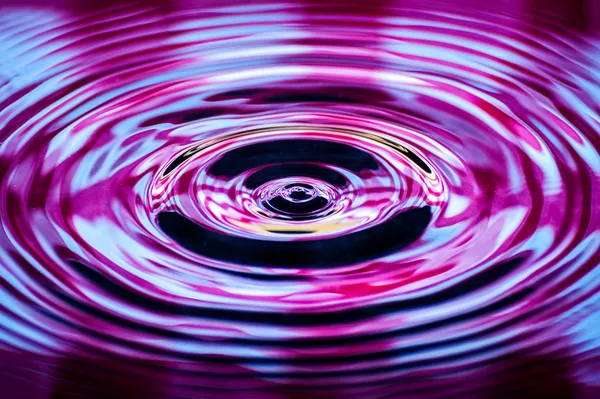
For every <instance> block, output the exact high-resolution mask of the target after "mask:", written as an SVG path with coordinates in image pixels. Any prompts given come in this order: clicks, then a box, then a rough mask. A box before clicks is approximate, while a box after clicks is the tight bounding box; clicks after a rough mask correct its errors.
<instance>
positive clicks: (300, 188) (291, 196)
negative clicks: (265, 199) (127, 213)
mask: <svg viewBox="0 0 600 399" xmlns="http://www.w3.org/2000/svg"><path fill="white" fill-rule="evenodd" d="M281 196H282V197H283V198H284V199H285V200H287V201H290V202H294V203H301V202H307V201H310V200H311V199H313V198H315V197H316V196H317V192H316V190H315V189H314V188H313V187H312V186H311V185H309V184H303V183H296V184H290V185H288V186H286V187H285V189H284V190H283V191H282V193H281Z"/></svg>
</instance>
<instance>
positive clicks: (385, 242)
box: [158, 206, 431, 268]
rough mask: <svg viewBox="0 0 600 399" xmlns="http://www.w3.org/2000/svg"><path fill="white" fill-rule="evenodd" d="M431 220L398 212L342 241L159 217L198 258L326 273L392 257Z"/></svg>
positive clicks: (417, 212)
mask: <svg viewBox="0 0 600 399" xmlns="http://www.w3.org/2000/svg"><path fill="white" fill-rule="evenodd" d="M430 220H431V208H430V207H428V206H426V207H423V208H415V209H411V210H408V211H405V212H402V213H400V214H398V215H396V216H395V217H393V218H392V219H390V220H388V221H387V222H385V223H381V224H379V225H377V226H374V227H371V228H369V229H365V230H361V231H357V232H355V233H351V234H347V235H344V236H341V237H334V238H329V239H324V240H311V241H267V240H257V239H252V238H246V237H240V236H232V235H228V234H223V233H219V232H216V231H213V230H210V229H207V228H205V227H203V226H201V225H199V224H196V223H194V222H193V221H191V220H189V219H188V218H186V217H185V216H183V215H181V214H180V213H177V212H163V213H161V214H160V215H159V216H158V224H159V226H160V228H161V229H162V230H163V231H164V232H165V233H166V234H167V235H168V236H169V237H171V238H172V239H173V240H174V241H175V242H177V243H178V244H179V245H181V246H182V247H184V248H185V249H187V250H189V251H192V252H194V253H196V254H198V255H202V256H206V257H208V258H212V259H217V260H220V261H225V262H232V263H237V264H243V265H252V266H266V267H281V268H286V267H288V268H289V267H292V268H295V267H303V268H324V267H335V266H342V265H349V264H355V263H359V262H363V261H367V260H371V259H376V258H378V257H382V256H385V255H389V254H391V253H394V252H396V251H398V250H400V249H402V248H404V247H406V246H407V245H410V244H412V243H413V242H415V241H416V240H417V239H418V238H419V237H420V236H421V235H422V234H423V232H424V231H425V228H426V227H427V225H428V224H429V222H430Z"/></svg>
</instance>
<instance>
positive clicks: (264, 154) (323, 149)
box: [209, 139, 379, 177]
mask: <svg viewBox="0 0 600 399" xmlns="http://www.w3.org/2000/svg"><path fill="white" fill-rule="evenodd" d="M297 162H315V163H323V164H328V165H335V166H339V167H341V168H345V169H348V170H350V171H353V172H360V171H361V170H364V169H370V170H377V169H378V167H379V165H378V164H377V161H376V160H375V158H373V157H372V156H371V155H370V154H369V153H367V152H365V151H363V150H361V149H359V148H355V147H352V146H349V145H346V144H340V143H335V142H332V141H325V140H297V139H295V140H277V141H269V142H264V143H257V144H251V145H248V146H245V147H241V148H237V149H235V150H232V151H229V152H227V153H226V154H225V155H224V156H223V157H221V158H220V159H219V160H218V161H216V162H215V163H214V164H213V165H212V166H211V167H210V169H209V173H210V174H212V175H216V176H225V177H235V176H237V175H239V174H241V173H243V172H245V171H247V170H249V169H253V168H257V167H259V166H263V165H276V164H284V163H297Z"/></svg>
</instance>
